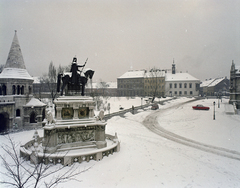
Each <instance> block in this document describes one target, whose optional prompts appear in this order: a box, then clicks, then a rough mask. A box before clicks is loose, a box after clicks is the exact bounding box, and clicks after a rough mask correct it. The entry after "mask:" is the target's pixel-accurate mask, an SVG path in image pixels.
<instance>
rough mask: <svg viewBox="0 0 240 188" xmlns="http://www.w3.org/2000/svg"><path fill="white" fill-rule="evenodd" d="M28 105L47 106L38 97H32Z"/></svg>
mask: <svg viewBox="0 0 240 188" xmlns="http://www.w3.org/2000/svg"><path fill="white" fill-rule="evenodd" d="M25 106H26V107H32V106H46V104H45V103H43V102H41V101H40V100H38V99H36V98H32V99H31V100H30V101H29V102H28V103H27V104H26V105H25Z"/></svg>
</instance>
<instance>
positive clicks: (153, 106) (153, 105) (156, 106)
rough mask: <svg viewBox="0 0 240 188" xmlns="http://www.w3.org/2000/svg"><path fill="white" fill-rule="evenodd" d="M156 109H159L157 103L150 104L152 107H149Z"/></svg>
mask: <svg viewBox="0 0 240 188" xmlns="http://www.w3.org/2000/svg"><path fill="white" fill-rule="evenodd" d="M157 109H159V106H158V104H156V103H155V104H152V107H151V110H157Z"/></svg>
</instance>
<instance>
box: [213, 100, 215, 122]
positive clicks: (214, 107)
mask: <svg viewBox="0 0 240 188" xmlns="http://www.w3.org/2000/svg"><path fill="white" fill-rule="evenodd" d="M213 120H215V101H214V102H213Z"/></svg>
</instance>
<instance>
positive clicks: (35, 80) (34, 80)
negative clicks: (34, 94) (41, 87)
mask: <svg viewBox="0 0 240 188" xmlns="http://www.w3.org/2000/svg"><path fill="white" fill-rule="evenodd" d="M32 78H33V83H34V84H40V78H39V77H32Z"/></svg>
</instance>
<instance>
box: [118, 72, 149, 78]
mask: <svg viewBox="0 0 240 188" xmlns="http://www.w3.org/2000/svg"><path fill="white" fill-rule="evenodd" d="M144 73H145V71H144V70H141V71H128V72H126V73H124V74H123V75H122V76H120V77H118V78H120V79H121V78H143V77H144Z"/></svg>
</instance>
